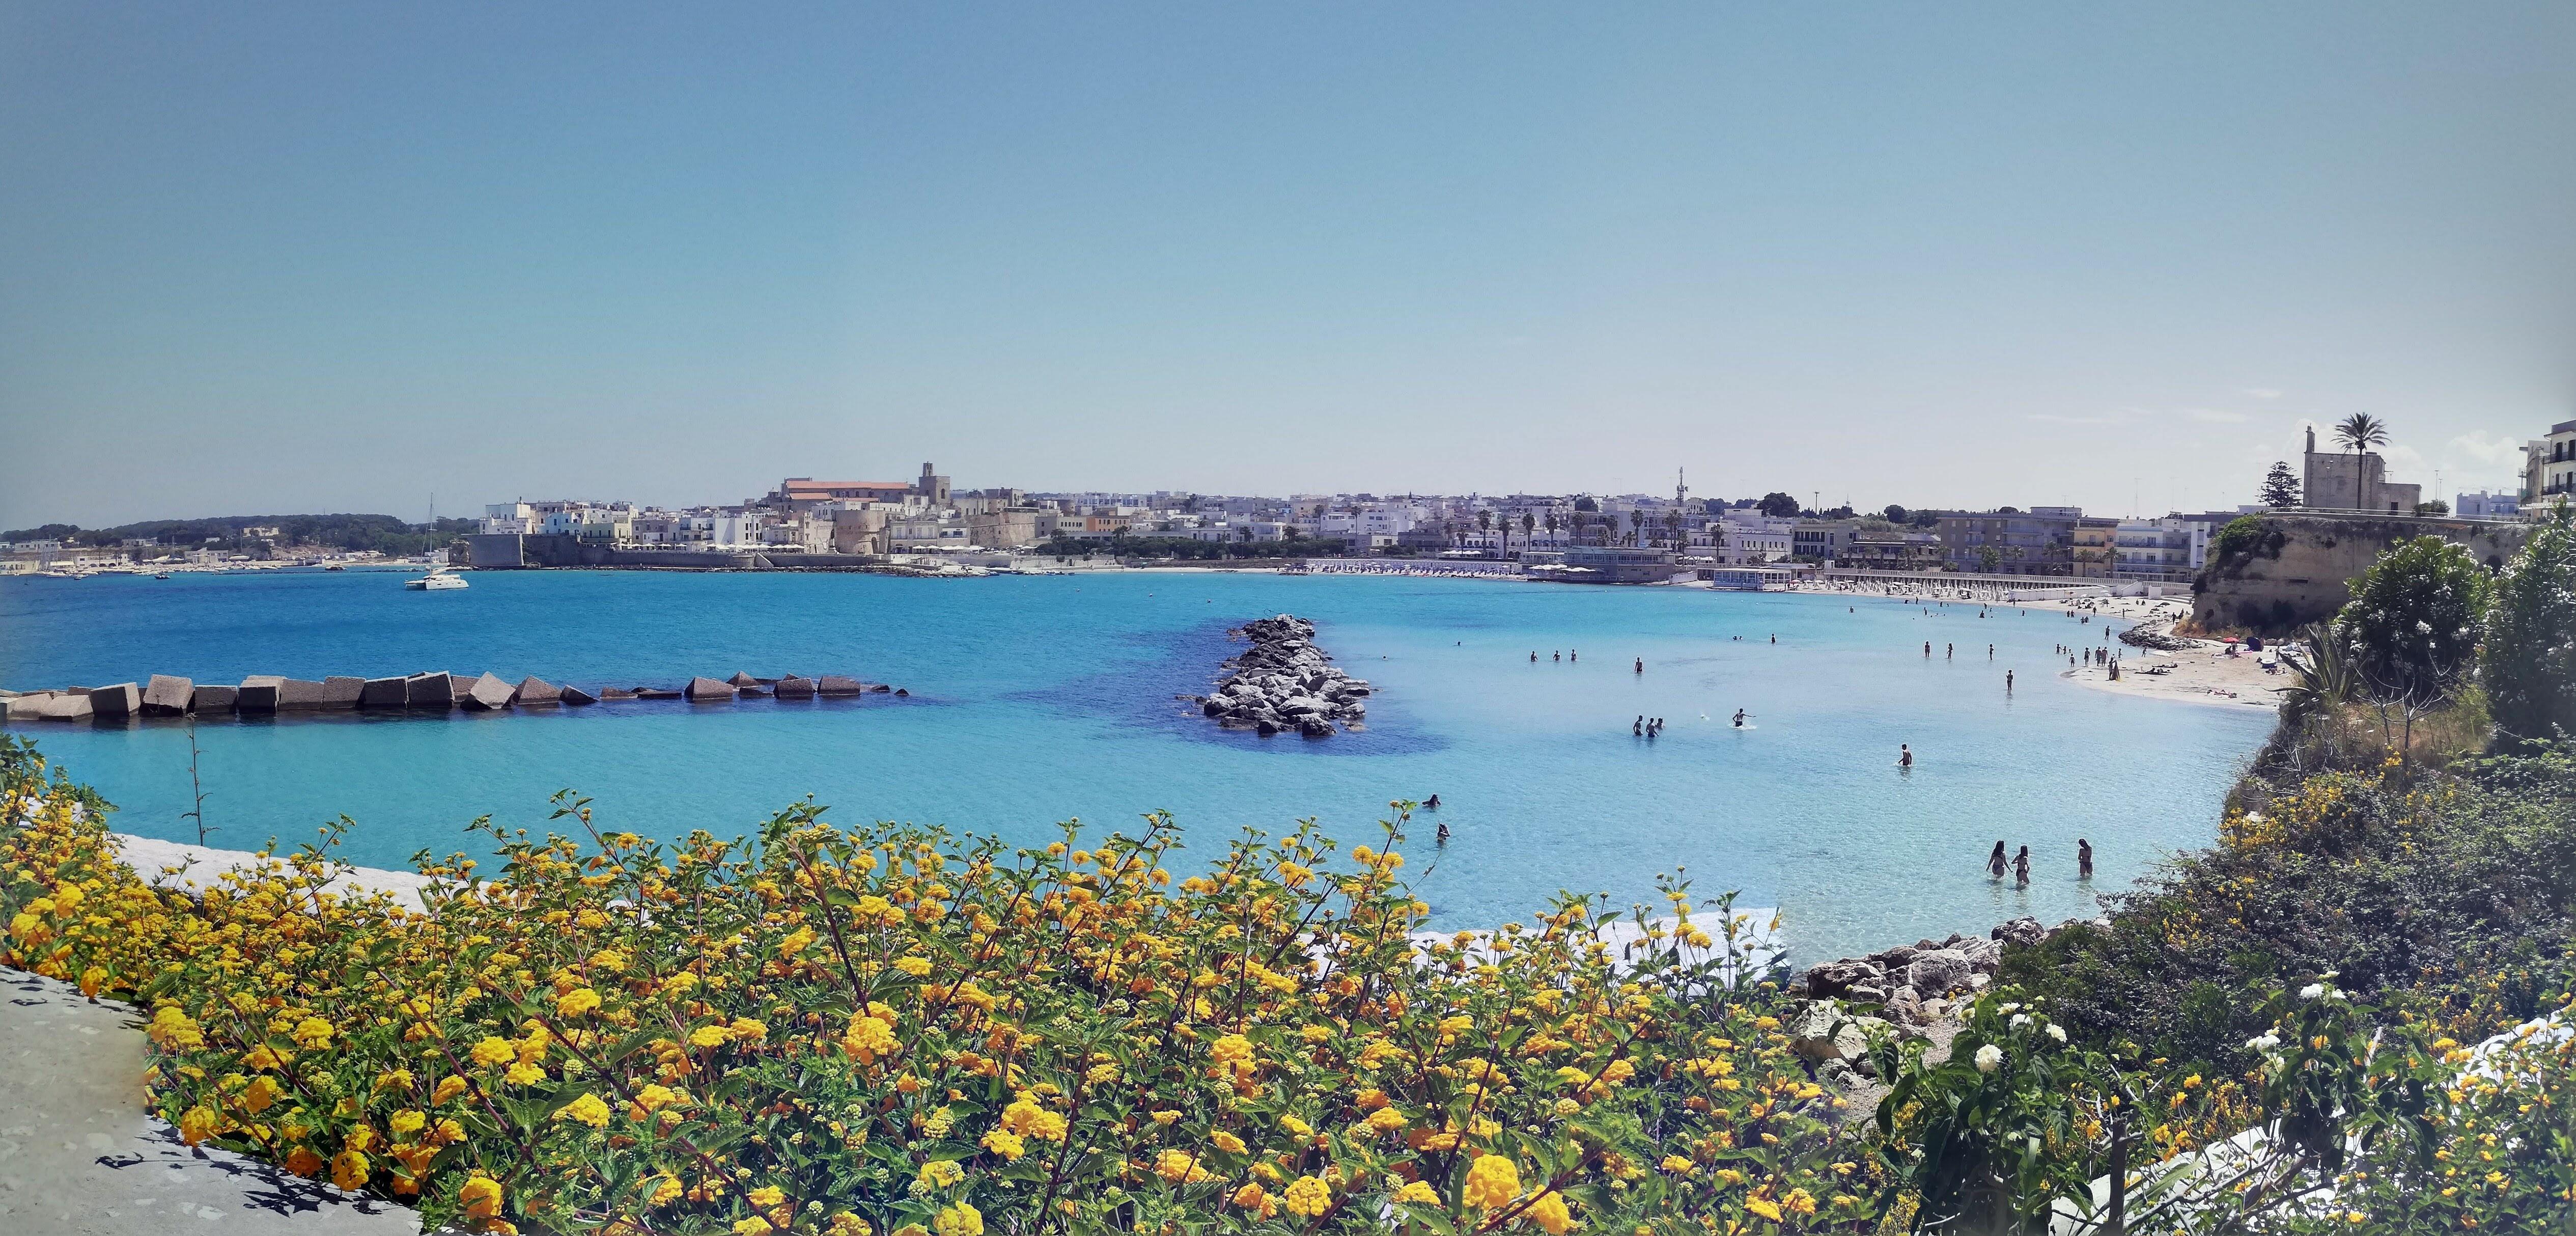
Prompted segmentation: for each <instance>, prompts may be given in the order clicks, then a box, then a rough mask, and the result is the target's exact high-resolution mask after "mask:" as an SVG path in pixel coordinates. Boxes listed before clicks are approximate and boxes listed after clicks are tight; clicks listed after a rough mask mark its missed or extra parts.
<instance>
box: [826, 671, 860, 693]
mask: <svg viewBox="0 0 2576 1236" xmlns="http://www.w3.org/2000/svg"><path fill="white" fill-rule="evenodd" d="M814 689H815V691H816V692H818V693H820V694H823V695H864V694H866V693H867V690H868V685H867V684H866V683H863V682H860V681H859V680H858V679H856V678H843V677H842V676H840V675H839V674H825V675H823V677H822V679H821V680H820V681H818V682H817V683H816V684H815V686H814Z"/></svg>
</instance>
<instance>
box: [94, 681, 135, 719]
mask: <svg viewBox="0 0 2576 1236" xmlns="http://www.w3.org/2000/svg"><path fill="white" fill-rule="evenodd" d="M142 707H143V692H142V690H141V689H140V688H138V687H136V686H135V685H134V684H133V683H130V682H120V683H118V684H116V685H115V686H112V687H92V688H90V691H89V710H90V714H91V715H92V716H96V717H99V718H101V719H106V718H113V717H130V716H133V715H134V714H135V713H136V712H138V711H140V710H141V709H142Z"/></svg>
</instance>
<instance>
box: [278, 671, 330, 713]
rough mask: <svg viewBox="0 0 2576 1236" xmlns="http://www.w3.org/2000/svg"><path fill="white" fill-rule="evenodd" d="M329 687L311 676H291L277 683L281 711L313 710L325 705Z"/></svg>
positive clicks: (279, 709)
mask: <svg viewBox="0 0 2576 1236" xmlns="http://www.w3.org/2000/svg"><path fill="white" fill-rule="evenodd" d="M327 690H328V688H326V687H324V686H323V685H322V684H321V683H318V682H315V681H313V680H312V679H310V678H289V679H286V680H285V681H283V682H280V683H278V684H277V710H278V711H279V712H311V711H314V710H315V709H318V708H321V707H322V706H323V704H322V700H323V696H324V694H325V693H326V692H327Z"/></svg>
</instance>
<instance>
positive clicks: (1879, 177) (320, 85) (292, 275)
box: [0, 0, 2576, 526]
mask: <svg viewBox="0 0 2576 1236" xmlns="http://www.w3.org/2000/svg"><path fill="white" fill-rule="evenodd" d="M1094 10H1099V11H1094ZM2354 411H2368V412H2372V413H2375V414H2377V415H2379V416H2382V417H2384V418H2386V419H2387V420H2388V421H2389V422H2390V423H2391V424H2392V425H2393V427H2394V431H2395V436H2396V441H2397V443H2398V448H2397V450H2396V451H2395V452H2394V461H2393V466H2392V470H2393V471H2394V472H2395V474H2396V475H2397V476H2398V477H2399V478H2401V479H2409V480H2413V479H2420V480H2422V481H2423V482H2425V483H2426V485H2427V487H2428V489H2429V488H2430V486H2431V485H2432V484H2433V482H2434V481H2435V477H2434V475H2433V469H2434V468H2436V467H2439V468H2441V469H2442V475H2441V480H2442V482H2443V484H2444V490H2445V492H2448V491H2451V490H2457V489H2459V488H2462V487H2464V486H2466V487H2476V486H2478V485H2481V484H2490V483H2503V482H2505V481H2507V480H2508V479H2509V478H2510V477H2511V475H2512V470H2513V468H2514V466H2515V463H2514V461H2515V453H2514V450H2513V448H2514V447H2515V446H2516V445H2518V443H2519V442H2520V440H2521V439H2523V438H2525V437H2528V436H2531V435H2533V434H2535V433H2537V432H2539V431H2540V430H2541V429H2542V428H2543V427H2544V426H2545V425H2546V424H2547V423H2549V422H2551V421H2555V420H2564V419H2567V418H2568V417H2570V416H2576V5H2570V4H2567V3H2564V2H2563V0H2556V2H2549V3H2529V4H2516V3H2483V2H2482V3H2476V4H2469V5H2458V4H2429V3H2428V4H2420V5H2389V4H2356V3H2331V4H2262V5H2243V4H2235V3H2225V4H2205V5H2201V4H2159V5H2151V6H2149V5H2133V6H2105V5H2067V4H2057V3H2048V4H2028V5H2008V4H1979V5H1936V4H1909V5H1782V4H1765V5H1735V4H1707V3H1690V4H1678V5H1670V6H1654V5H1645V4H1628V5H1614V6H1600V5H1578V4H1562V5H1553V6H1530V5H1509V4H1481V3H1480V4H1472V5H1463V4H1462V5H1450V4H1434V3H1420V4H1395V5H1389V4H1367V5H1355V6H1349V7H1336V6H1327V5H1315V4H1299V5H1234V4H1223V5H1208V4H1174V5H1168V6H1141V5H1125V6H1092V5H1064V4H1043V5H1029V6H1024V7H1021V6H996V5H974V6H963V5H929V4H924V5H907V6H901V7H866V8H857V7H855V6H845V5H825V6H816V7H814V8H811V9H805V10H796V9H792V8H788V7H784V6H768V5H762V6H742V5H729V6H710V7H706V8H701V9H678V8H671V7H666V6H659V5H628V4H616V5H606V4H603V5H597V6H574V5H544V6H504V5H417V4H414V5H400V6H395V5H373V4H353V3H331V4H322V5H309V6H303V5H294V4H261V5H168V6H132V5H118V4H103V3H26V2H24V0H0V526H22V525H26V524H32V523H35V522H38V521H41V520H48V519H69V520H73V521H76V522H80V523H84V524H91V525H98V524H105V523H115V522H122V521H125V520H130V519H139V518H154V517H171V516H188V515H210V514H221V513H233V512H270V511H324V510H361V511H386V512H392V513H396V514H404V515H408V516H410V517H412V518H419V517H420V516H421V514H422V513H423V512H424V511H425V509H426V508H427V506H428V503H429V501H430V497H431V494H432V493H433V492H435V494H436V496H437V503H438V507H439V509H440V510H441V511H445V512H450V513H461V512H466V511H468V510H470V509H472V508H474V507H476V506H478V505H479V504H480V503H483V502H486V501H494V500H501V499H507V498H510V497H513V496H519V495H525V496H529V497H538V496H574V497H593V498H611V497H625V498H633V499H637V500H642V501H654V502H663V503H684V502H704V501H722V500H738V499H740V498H743V497H745V496H748V495H751V494H755V493H758V492H761V491H763V490H765V489H766V488H767V487H768V486H770V485H772V484H774V483H775V482H776V480H777V479H778V478H779V477H780V476H782V475H787V474H810V475H816V476H846V477H859V478H867V479H876V478H891V477H902V476H907V475H909V474H911V473H912V472H913V471H915V470H916V469H917V468H918V467H919V465H920V462H921V461H922V460H925V459H935V460H937V461H938V462H939V464H940V467H941V470H942V471H944V472H947V473H950V474H952V475H953V476H955V477H956V479H957V483H958V484H959V485H960V486H961V487H980V486H984V485H1001V484H1008V485H1019V486H1024V487H1028V488H1035V489H1059V488H1117V489H1151V488H1190V489H1198V490H1201V491H1209V492H1267V493H1287V492H1290V491H1308V490H1339V489H1374V490H1379V491H1401V490H1406V489H1416V490H1423V491H1449V492H1462V491H1466V490H1470V489H1480V490H1483V491H1486V492H1501V491H1509V490H1516V489H1529V490H1542V491H1569V490H1578V489H1580V490H1594V491H1610V492H1624V491H1629V490H1664V489H1669V487H1670V486H1671V483H1672V472H1673V468H1674V467H1675V466H1676V465H1681V466H1687V467H1688V468H1689V470H1690V474H1691V479H1692V482H1693V486H1694V488H1695V489H1696V490H1697V491H1699V492H1701V493H1703V494H1709V493H1715V494H1723V495H1728V496H1737V495H1746V494H1755V493H1759V492H1762V491H1765V490H1769V489H1787V490H1792V491H1795V492H1797V493H1799V494H1800V495H1801V496H1802V497H1804V496H1806V495H1807V494H1809V493H1811V492H1816V491H1821V492H1822V494H1823V495H1824V498H1825V500H1826V502H1827V503H1829V504H1830V503H1833V502H1836V501H1839V500H1841V499H1844V498H1846V497H1848V498H1850V499H1853V500H1856V501H1858V502H1861V503H1863V504H1864V505H1869V506H1877V505H1880V504H1884V503H1887V502H1902V503H1905V504H1908V505H1913V506H1926V505H1979V506H1983V505H1991V504H1995V503H2006V502H2010V503H2018V504H2023V505H2028V504H2032V503H2060V502H2069V503H2080V504H2082V505H2084V506H2086V507H2088V508H2092V509H2095V510H2097V511H2102V512H2108V513H2124V512H2127V511H2129V510H2130V509H2132V507H2133V505H2136V506H2142V507H2144V508H2148V509H2151V510H2156V511H2161V510H2163V509H2164V508H2167V507H2172V506H2192V507H2197V506H2203V505H2208V504H2214V503H2221V502H2225V503H2233V502H2239V501H2248V500H2250V499H2251V496H2252V489H2253V485H2254V482H2255V481H2256V479H2257V478H2258V477H2259V475H2260V473H2261V471H2262V468H2263V466H2264V465H2265V464H2266V463H2268V462H2269V461H2270V460H2271V459H2273V458H2277V457H2280V456H2282V455H2284V454H2286V453H2288V452H2291V451H2293V450H2295V449H2296V442H2297V437H2298V428H2299V426H2300V425H2301V424H2302V423H2303V419H2305V418H2313V419H2321V420H2329V421H2330V420H2332V419H2334V418H2337V417H2340V416H2343V415H2345V414H2348V413H2350V412H2354Z"/></svg>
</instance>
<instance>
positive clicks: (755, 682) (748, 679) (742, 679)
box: [725, 670, 761, 687]
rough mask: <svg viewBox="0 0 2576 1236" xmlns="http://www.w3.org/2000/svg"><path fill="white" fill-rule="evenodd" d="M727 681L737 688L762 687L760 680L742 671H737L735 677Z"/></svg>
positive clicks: (734, 673)
mask: <svg viewBox="0 0 2576 1236" xmlns="http://www.w3.org/2000/svg"><path fill="white" fill-rule="evenodd" d="M725 681H726V682H728V683H730V684H732V685H734V686H736V687H757V686H759V685H761V682H760V680H759V679H757V678H754V677H752V676H751V675H749V674H746V673H744V672H742V671H741V670H735V671H734V672H733V677H731V678H728V679H725Z"/></svg>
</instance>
